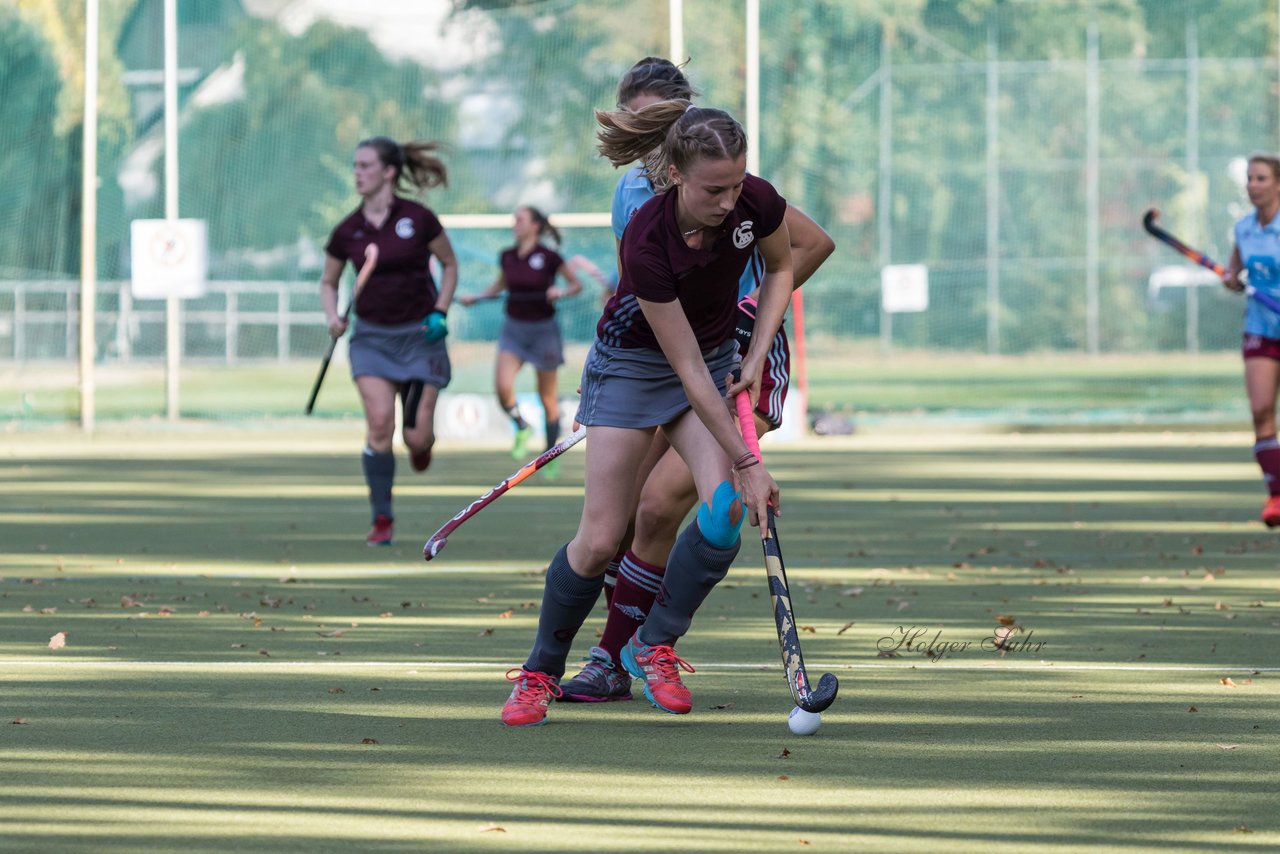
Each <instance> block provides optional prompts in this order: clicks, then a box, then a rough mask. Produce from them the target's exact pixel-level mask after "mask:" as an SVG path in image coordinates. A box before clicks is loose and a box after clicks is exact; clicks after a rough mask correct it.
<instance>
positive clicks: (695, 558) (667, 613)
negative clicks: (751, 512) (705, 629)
mask: <svg viewBox="0 0 1280 854" xmlns="http://www.w3.org/2000/svg"><path fill="white" fill-rule="evenodd" d="M741 546H742V539H741V538H739V539H738V541H737V542H735V543H734V544H733V545H732V546H730V547H729V548H727V549H718V548H716V547H715V546H713V545H711V543H709V542H707V540H706V538H705V537H703V536H702V530H701V529H700V528H699V527H698V523H697V521H696V520H695V521H693V522H691V523H690V524H689V526H688V527H687V528H685V529H684V531H682V532H681V534H680V536H679V538H677V539H676V544H675V547H674V548H672V549H671V556H670V557H669V558H667V572H666V575H664V576H663V577H662V586H661V587H659V588H658V596H657V598H656V599H654V600H653V607H652V608H650V609H649V617H648V618H647V619H646V620H645V622H644V625H643V626H641V627H640V629H639V632H638V634H639V636H640V640H641V641H643V642H644V643H646V644H649V645H651V646H654V645H659V644H663V645H667V646H670V645H672V644H674V643H675V642H676V641H677V640H679V639H680V638H682V637H684V635H685V633H687V632H688V631H689V626H690V625H691V624H692V623H693V614H694V612H695V611H697V610H698V608H699V607H700V606H701V605H702V603H703V601H704V600H705V599H706V598H707V596H708V595H709V594H710V593H711V591H712V590H713V589H714V588H715V586H716V585H717V584H718V583H720V580H721V579H723V578H724V577H725V576H726V575H727V574H728V573H729V566H730V565H731V564H732V563H733V559H734V558H735V557H737V556H738V549H739V548H740V547H741Z"/></svg>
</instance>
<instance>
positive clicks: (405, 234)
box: [396, 216, 413, 240]
mask: <svg viewBox="0 0 1280 854" xmlns="http://www.w3.org/2000/svg"><path fill="white" fill-rule="evenodd" d="M396 235H397V236H398V237H400V238H401V239H403V240H408V239H409V238H410V237H413V220H411V219H409V217H407V216H402V217H400V219H398V220H396Z"/></svg>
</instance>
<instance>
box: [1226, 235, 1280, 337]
mask: <svg viewBox="0 0 1280 854" xmlns="http://www.w3.org/2000/svg"><path fill="white" fill-rule="evenodd" d="M1235 237H1236V247H1237V248H1238V249H1239V250H1240V260H1241V262H1243V264H1244V269H1246V270H1248V271H1249V284H1250V285H1251V286H1252V287H1253V288H1254V289H1255V290H1257V291H1259V292H1261V293H1264V294H1266V295H1267V296H1269V297H1272V298H1274V299H1277V300H1280V217H1276V218H1275V219H1273V220H1271V222H1269V223H1267V224H1266V225H1265V226H1263V225H1259V224H1258V212H1257V211H1253V212H1251V213H1249V214H1248V215H1247V216H1244V217H1241V218H1240V221H1239V222H1237V223H1236V227H1235ZM1244 331H1245V334H1246V335H1261V336H1262V337H1264V338H1275V339H1280V314H1277V313H1276V312H1274V311H1272V310H1271V309H1269V308H1267V307H1266V306H1264V305H1263V304H1262V303H1260V302H1258V301H1257V300H1256V299H1251V300H1249V302H1248V304H1247V306H1246V307H1245V312H1244Z"/></svg>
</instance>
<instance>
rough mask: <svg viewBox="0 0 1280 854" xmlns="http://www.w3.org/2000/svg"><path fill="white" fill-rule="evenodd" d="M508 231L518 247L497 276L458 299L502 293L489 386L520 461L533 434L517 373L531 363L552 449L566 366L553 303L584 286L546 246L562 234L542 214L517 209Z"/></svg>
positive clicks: (465, 301)
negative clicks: (560, 376)
mask: <svg viewBox="0 0 1280 854" xmlns="http://www.w3.org/2000/svg"><path fill="white" fill-rule="evenodd" d="M511 231H512V234H513V236H514V237H515V239H516V244H515V246H512V247H511V248H509V249H507V250H505V251H503V253H502V254H501V256H499V259H498V276H497V278H495V279H494V281H493V283H492V284H490V285H489V287H487V288H485V289H484V290H483V291H481V292H480V293H478V294H466V295H464V296H460V297H458V302H459V303H461V304H462V305H466V306H470V305H475V304H476V303H477V302H479V301H480V300H485V299H494V298H496V297H498V296H500V295H501V294H502V293H503V292H504V291H505V292H506V295H507V301H506V306H505V317H504V319H503V322H502V331H501V334H500V335H499V337H498V360H497V362H496V364H495V366H494V380H493V384H494V390H495V391H496V392H497V395H498V405H499V406H501V407H502V411H503V412H505V413H507V417H509V418H510V419H511V426H512V428H513V429H514V430H515V444H514V446H513V447H512V449H511V456H513V457H515V458H516V459H521V458H523V457H524V456H525V454H526V453H527V452H528V442H529V435H530V434H531V433H532V432H533V431H532V429H531V428H530V427H529V425H528V423H527V422H526V421H525V419H524V416H522V415H521V414H520V410H519V408H518V407H517V406H516V390H515V381H516V374H518V373H519V371H520V368H521V367H523V366H524V365H525V364H526V363H528V364H530V365H533V369H534V371H535V372H536V374H537V380H538V397H539V398H540V399H541V400H542V412H543V417H544V419H545V420H544V423H545V426H546V437H547V447H548V448H550V447H551V446H552V445H554V444H556V442H558V441H560V402H559V398H558V397H557V395H556V371H557V369H558V368H559V367H560V366H561V365H563V364H564V344H563V342H562V341H561V338H560V324H559V323H558V322H557V321H556V316H555V314H556V309H555V304H556V303H557V302H558V301H559V300H561V299H564V298H565V297H571V296H576V295H577V294H579V293H581V292H582V283H581V282H580V281H579V280H578V277H577V275H576V274H575V273H574V271H573V270H572V269H571V268H570V267H569V266H568V265H567V264H566V263H565V260H564V258H562V257H561V256H560V253H559V252H557V251H555V250H554V249H551V248H549V247H548V246H547V245H546V244H545V243H544V239H549V240H550V241H551V242H554V243H555V244H556V245H559V243H560V232H559V231H558V230H557V229H556V227H555V226H553V225H552V224H551V222H550V220H549V219H548V218H547V215H546V214H544V213H543V212H542V211H540V210H538V209H537V208H534V207H529V206H528V205H525V206H524V207H520V208H516V212H515V222H514V224H513V225H512V227H511ZM557 276H561V277H563V278H564V280H565V282H566V285H565V287H558V286H556V277H557ZM558 466H559V461H557V460H552V461H551V462H550V463H548V464H547V465H546V466H545V467H544V469H545V470H544V474H546V475H548V476H550V477H555V475H556V470H557V468H558Z"/></svg>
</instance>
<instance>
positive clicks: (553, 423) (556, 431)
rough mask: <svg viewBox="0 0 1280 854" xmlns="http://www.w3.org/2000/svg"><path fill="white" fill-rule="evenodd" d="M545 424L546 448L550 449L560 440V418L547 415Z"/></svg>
mask: <svg viewBox="0 0 1280 854" xmlns="http://www.w3.org/2000/svg"><path fill="white" fill-rule="evenodd" d="M546 425H547V449H548V450H550V449H551V448H554V447H555V444H556V442H559V441H560V418H559V417H556V418H552V417H551V416H550V415H548V416H547V420H546Z"/></svg>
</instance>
